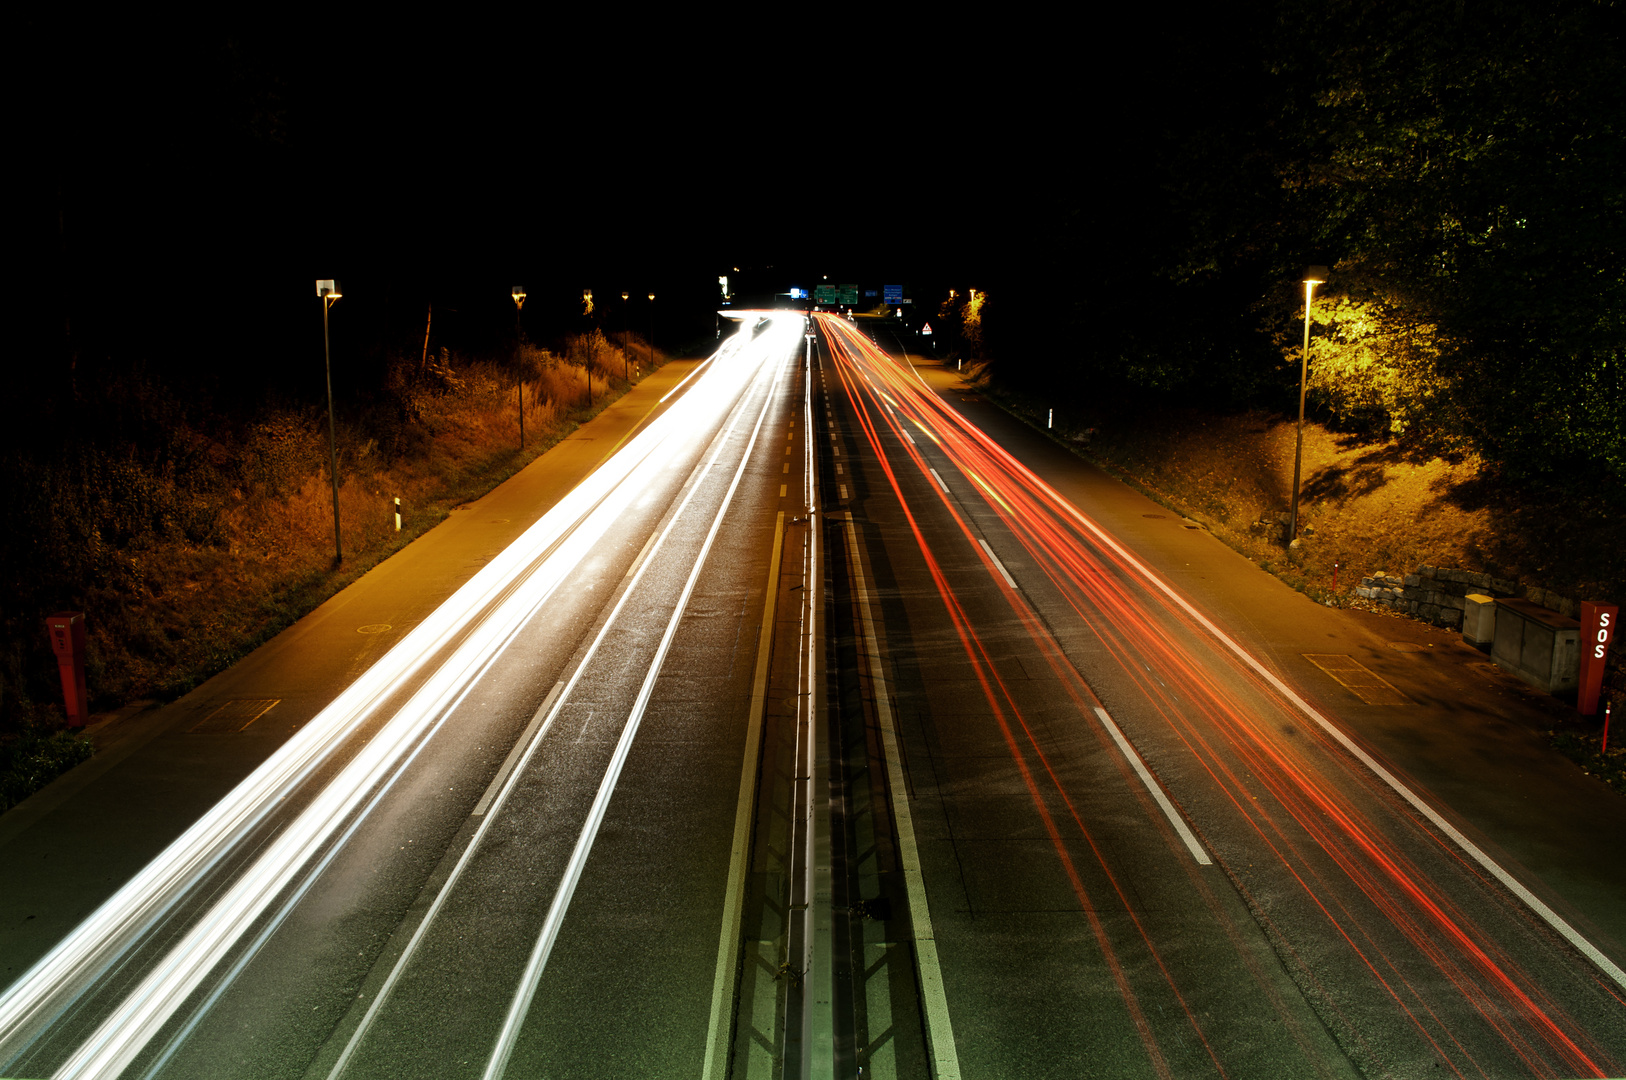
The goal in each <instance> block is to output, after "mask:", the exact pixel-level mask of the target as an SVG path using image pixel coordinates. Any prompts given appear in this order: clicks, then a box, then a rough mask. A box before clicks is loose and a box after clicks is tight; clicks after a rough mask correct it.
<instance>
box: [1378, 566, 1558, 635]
mask: <svg viewBox="0 0 1626 1080" xmlns="http://www.w3.org/2000/svg"><path fill="white" fill-rule="evenodd" d="M1469 593H1479V594H1481V595H1484V596H1495V597H1503V596H1516V597H1519V598H1520V599H1523V600H1529V601H1530V602H1532V603H1535V604H1540V605H1541V606H1542V607H1544V608H1549V609H1551V610H1553V611H1556V612H1558V613H1559V614H1560V615H1568V616H1569V617H1570V618H1572V619H1573V618H1574V617H1575V613H1576V611H1577V610H1579V605H1577V604H1576V602H1575V601H1574V600H1571V599H1570V598H1569V597H1567V596H1559V595H1558V594H1557V593H1554V592H1551V591H1549V590H1547V589H1543V588H1540V587H1538V586H1535V585H1521V584H1519V583H1518V582H1516V581H1503V580H1502V579H1501V578H1494V577H1491V576H1490V575H1489V574H1476V573H1474V572H1473V571H1471V570H1452V569H1449V568H1447V567H1444V566H1428V565H1423V566H1419V567H1418V568H1417V572H1416V573H1414V574H1406V575H1404V576H1400V577H1397V576H1395V575H1394V574H1390V573H1387V572H1386V571H1383V570H1379V571H1378V572H1377V573H1375V574H1373V575H1371V576H1370V577H1364V578H1362V579H1361V583H1360V585H1359V586H1358V587H1357V588H1356V589H1355V595H1356V596H1359V597H1361V598H1362V599H1365V600H1370V601H1372V602H1373V603H1375V604H1384V605H1386V606H1388V607H1391V608H1394V609H1395V610H1396V611H1400V612H1404V613H1405V614H1407V615H1411V616H1414V617H1416V618H1419V619H1423V620H1425V621H1427V622H1431V623H1436V624H1438V625H1440V626H1452V627H1458V626H1461V625H1462V611H1463V608H1464V606H1465V604H1464V601H1463V597H1465V596H1467V595H1468V594H1469Z"/></svg>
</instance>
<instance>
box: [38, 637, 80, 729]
mask: <svg viewBox="0 0 1626 1080" xmlns="http://www.w3.org/2000/svg"><path fill="white" fill-rule="evenodd" d="M45 629H46V631H47V632H48V633H49V634H50V635H51V651H52V652H54V653H56V664H57V669H58V670H59V671H60V672H61V673H62V706H63V711H65V712H66V713H67V714H68V726H69V727H84V726H85V721H86V720H88V719H89V718H90V695H89V694H87V693H86V692H85V613H84V612H82V611H59V612H57V613H56V614H55V615H50V616H47V617H46V619H45Z"/></svg>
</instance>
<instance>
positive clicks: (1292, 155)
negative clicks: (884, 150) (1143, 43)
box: [979, 0, 1626, 501]
mask: <svg viewBox="0 0 1626 1080" xmlns="http://www.w3.org/2000/svg"><path fill="white" fill-rule="evenodd" d="M1622 28H1623V19H1622V9H1621V8H1620V6H1619V5H1618V4H1614V3H1608V2H1592V0H1565V2H1558V3H1548V4H1524V3H1513V2H1497V0H1490V2H1474V0H1442V2H1434V3H1411V4H1390V3H1379V2H1376V0H1371V2H1368V0H1334V2H1332V3H1326V4H1317V5H1313V6H1311V7H1306V6H1304V5H1292V4H1274V5H1227V6H1224V8H1223V10H1218V9H1216V10H1213V11H1211V12H1210V13H1209V14H1207V15H1206V16H1201V17H1183V18H1180V19H1171V20H1170V25H1169V26H1168V28H1167V29H1168V32H1167V33H1166V34H1164V35H1162V36H1161V37H1160V38H1159V42H1160V50H1161V55H1160V59H1159V63H1158V64H1157V66H1156V70H1155V72H1149V73H1146V74H1145V75H1144V76H1143V81H1140V82H1138V83H1133V84H1126V85H1125V86H1124V87H1123V90H1124V95H1125V96H1126V97H1127V96H1131V95H1135V94H1139V93H1141V92H1142V91H1144V92H1145V93H1146V94H1147V95H1148V97H1147V98H1145V99H1144V100H1143V101H1142V104H1141V105H1140V107H1139V108H1137V109H1136V110H1135V112H1134V121H1133V123H1131V124H1128V125H1127V126H1126V125H1123V124H1121V123H1120V124H1119V125H1118V126H1117V128H1116V132H1115V134H1116V136H1117V138H1116V139H1114V140H1102V139H1101V138H1100V135H1101V130H1102V128H1101V125H1100V124H1097V123H1096V121H1095V116H1096V115H1098V114H1099V113H1100V112H1102V111H1104V110H1107V109H1109V108H1110V107H1111V105H1110V103H1108V102H1105V101H1097V102H1090V103H1085V102H1082V101H1081V102H1079V105H1080V108H1079V109H1078V110H1077V111H1076V112H1075V113H1074V114H1073V115H1072V116H1071V117H1070V118H1069V127H1070V129H1071V131H1072V133H1073V136H1074V138H1075V139H1076V142H1077V145H1078V146H1079V147H1080V149H1081V150H1083V151H1084V152H1083V153H1082V155H1081V156H1080V159H1079V161H1078V162H1077V163H1076V164H1075V165H1074V166H1073V167H1072V173H1071V175H1069V176H1067V177H1066V178H1065V180H1064V181H1062V182H1058V183H1057V184H1054V185H1034V186H1033V188H1032V190H1031V191H1030V192H1029V194H1030V195H1032V196H1033V197H1034V198H1033V199H1032V200H1031V203H1032V206H1033V209H1031V210H1029V211H1028V212H1027V218H1028V220H1026V221H1025V222H1023V223H1022V226H1021V233H1022V235H1023V236H1024V237H1025V239H1024V242H1023V244H1022V245H1021V254H1020V256H1019V257H1011V258H1006V259H1004V260H1001V261H1000V262H999V263H998V265H997V266H996V267H994V268H993V271H994V272H992V273H986V274H983V275H981V276H980V279H979V281H980V283H981V287H982V288H984V289H986V290H987V292H988V294H989V298H988V301H987V304H986V311H985V312H984V327H985V343H984V349H985V352H986V354H987V355H988V356H989V357H991V358H992V359H993V361H994V364H995V370H996V371H997V373H998V376H999V377H1000V378H1001V379H1003V380H1006V381H1008V382H1009V383H1011V384H1013V385H1015V386H1018V387H1022V388H1024V389H1028V390H1035V391H1042V392H1043V393H1046V394H1051V395H1058V396H1061V397H1064V398H1065V399H1066V400H1070V401H1073V402H1078V403H1091V402H1094V403H1097V404H1099V406H1100V407H1101V408H1102V409H1103V410H1106V409H1110V408H1116V407H1119V406H1121V405H1122V404H1123V403H1126V402H1131V403H1136V404H1138V405H1140V406H1142V407H1146V408H1149V409H1155V408H1156V407H1157V406H1159V405H1164V404H1192V403H1200V404H1203V405H1207V406H1217V407H1229V406H1243V405H1264V406H1268V407H1272V408H1283V409H1286V408H1292V407H1294V406H1295V405H1296V394H1297V380H1298V362H1297V361H1298V355H1297V354H1298V346H1299V341H1300V338H1299V335H1300V334H1301V332H1302V319H1303V313H1304V308H1303V292H1302V285H1301V284H1300V279H1301V277H1302V271H1303V268H1304V267H1305V265H1307V264H1325V265H1328V266H1331V267H1332V274H1331V280H1330V281H1329V282H1328V284H1327V285H1326V286H1324V287H1323V288H1322V289H1321V290H1320V291H1319V292H1318V296H1317V301H1316V309H1315V312H1314V314H1315V320H1316V325H1315V330H1314V336H1315V341H1314V344H1313V345H1312V352H1311V359H1312V368H1313V369H1314V370H1313V373H1312V378H1311V407H1312V409H1313V410H1315V413H1316V415H1317V416H1318V417H1319V418H1321V419H1323V420H1325V421H1328V422H1331V423H1334V424H1335V425H1339V426H1341V427H1343V428H1344V429H1345V430H1350V431H1355V432H1364V433H1367V434H1371V435H1373V436H1374V437H1384V438H1387V437H1391V436H1393V437H1397V438H1399V439H1400V440H1402V441H1403V442H1405V443H1407V444H1408V445H1410V446H1413V447H1415V448H1417V449H1418V450H1419V451H1426V452H1438V451H1447V452H1450V451H1474V452H1477V453H1479V454H1480V455H1481V456H1482V457H1483V459H1484V460H1485V462H1486V465H1487V468H1489V469H1492V470H1495V471H1497V472H1499V473H1501V474H1502V475H1504V476H1506V477H1508V478H1509V479H1514V480H1520V481H1524V482H1532V483H1537V484H1539V485H1542V486H1558V487H1565V488H1571V489H1573V490H1577V491H1584V492H1589V493H1592V494H1596V495H1601V496H1605V497H1608V498H1611V499H1614V500H1616V501H1619V500H1621V499H1623V498H1626V435H1623V434H1622V418H1623V414H1626V182H1623V180H1622V178H1623V177H1626V152H1623V138H1626V131H1623V125H1626V63H1623V59H1626V58H1623V54H1622V36H1621V35H1622ZM1013 250H1016V249H1015V248H1014V247H1013Z"/></svg>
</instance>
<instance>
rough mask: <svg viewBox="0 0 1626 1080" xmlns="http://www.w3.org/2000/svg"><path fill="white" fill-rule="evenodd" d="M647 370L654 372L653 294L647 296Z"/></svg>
mask: <svg viewBox="0 0 1626 1080" xmlns="http://www.w3.org/2000/svg"><path fill="white" fill-rule="evenodd" d="M649 370H650V371H654V370H655V294H654V293H650V294H649Z"/></svg>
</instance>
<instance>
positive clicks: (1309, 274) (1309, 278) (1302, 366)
mask: <svg viewBox="0 0 1626 1080" xmlns="http://www.w3.org/2000/svg"><path fill="white" fill-rule="evenodd" d="M1326 280H1327V268H1326V267H1325V266H1309V267H1305V270H1304V348H1303V349H1302V350H1301V351H1300V352H1299V434H1298V445H1297V446H1296V447H1295V448H1294V450H1293V504H1292V507H1291V508H1290V509H1289V510H1288V511H1287V544H1288V546H1289V547H1291V546H1292V545H1293V542H1294V541H1295V540H1297V539H1298V538H1299V472H1300V468H1301V466H1302V465H1303V464H1304V384H1305V382H1306V380H1307V379H1308V378H1309V375H1310V301H1311V300H1312V299H1313V298H1314V296H1315V287H1316V286H1317V285H1320V284H1322V283H1324V282H1325V281H1326Z"/></svg>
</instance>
